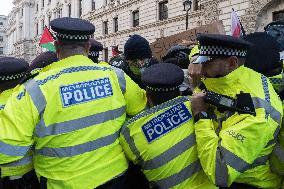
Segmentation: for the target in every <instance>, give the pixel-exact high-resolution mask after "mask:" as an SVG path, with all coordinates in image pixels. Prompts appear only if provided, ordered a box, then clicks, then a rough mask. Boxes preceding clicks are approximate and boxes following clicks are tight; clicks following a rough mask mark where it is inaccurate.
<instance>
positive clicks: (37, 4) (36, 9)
mask: <svg viewBox="0 0 284 189" xmlns="http://www.w3.org/2000/svg"><path fill="white" fill-rule="evenodd" d="M36 12H38V4H36Z"/></svg>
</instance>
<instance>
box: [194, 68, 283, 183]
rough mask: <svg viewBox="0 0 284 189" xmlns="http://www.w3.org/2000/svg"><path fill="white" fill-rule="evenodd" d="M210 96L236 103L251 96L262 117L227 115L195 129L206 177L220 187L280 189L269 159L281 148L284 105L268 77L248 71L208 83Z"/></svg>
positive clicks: (277, 177) (244, 69)
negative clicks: (245, 95)
mask: <svg viewBox="0 0 284 189" xmlns="http://www.w3.org/2000/svg"><path fill="white" fill-rule="evenodd" d="M204 84H205V86H206V88H207V89H208V90H211V91H214V92H217V93H219V94H224V95H227V96H230V97H233V98H236V94H239V93H240V92H241V91H242V92H244V93H250V95H251V97H252V101H253V103H254V107H255V110H256V116H253V115H249V114H238V113H237V112H228V111H226V112H224V113H221V112H219V111H217V110H216V109H215V114H216V118H214V119H213V120H212V119H200V120H199V121H198V122H197V123H196V124H195V134H196V142H197V150H198V156H199V158H200V162H201V165H202V167H203V170H204V172H205V173H206V174H207V176H208V177H209V179H210V180H211V182H212V183H215V184H216V185H217V186H223V187H225V186H230V185H231V184H232V183H233V182H236V183H244V184H248V185H253V186H256V187H259V188H279V187H280V182H281V178H280V177H279V176H278V175H276V174H274V173H272V172H271V170H270V166H269V155H270V154H271V152H272V150H273V147H274V146H275V139H276V136H277V133H278V131H279V129H280V124H281V119H282V115H283V110H282V104H281V101H280V99H279V97H278V96H277V94H276V93H275V91H274V89H273V87H272V85H271V84H270V82H269V81H268V78H266V77H265V76H263V75H261V74H259V73H257V72H255V71H253V70H251V69H249V68H245V67H244V66H241V67H239V68H238V69H236V70H235V71H233V72H231V73H230V74H228V75H227V76H225V77H221V78H206V79H205V80H204Z"/></svg>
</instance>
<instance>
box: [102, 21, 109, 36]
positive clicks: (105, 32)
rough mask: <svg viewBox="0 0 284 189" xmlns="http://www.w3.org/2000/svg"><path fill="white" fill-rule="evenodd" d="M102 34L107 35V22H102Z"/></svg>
mask: <svg viewBox="0 0 284 189" xmlns="http://www.w3.org/2000/svg"><path fill="white" fill-rule="evenodd" d="M103 34H104V35H107V34H108V21H104V22H103Z"/></svg>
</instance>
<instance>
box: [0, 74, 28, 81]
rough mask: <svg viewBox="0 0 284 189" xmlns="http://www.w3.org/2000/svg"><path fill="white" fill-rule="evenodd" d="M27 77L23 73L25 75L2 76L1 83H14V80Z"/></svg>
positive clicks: (0, 77)
mask: <svg viewBox="0 0 284 189" xmlns="http://www.w3.org/2000/svg"><path fill="white" fill-rule="evenodd" d="M25 75H26V73H25V72H23V73H18V74H14V75H7V76H0V81H13V80H17V79H20V78H23V77H24V76H25Z"/></svg>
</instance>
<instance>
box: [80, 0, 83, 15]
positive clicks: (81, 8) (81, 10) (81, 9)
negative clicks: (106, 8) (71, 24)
mask: <svg viewBox="0 0 284 189" xmlns="http://www.w3.org/2000/svg"><path fill="white" fill-rule="evenodd" d="M82 13H83V6H82V0H79V17H81V16H82Z"/></svg>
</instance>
